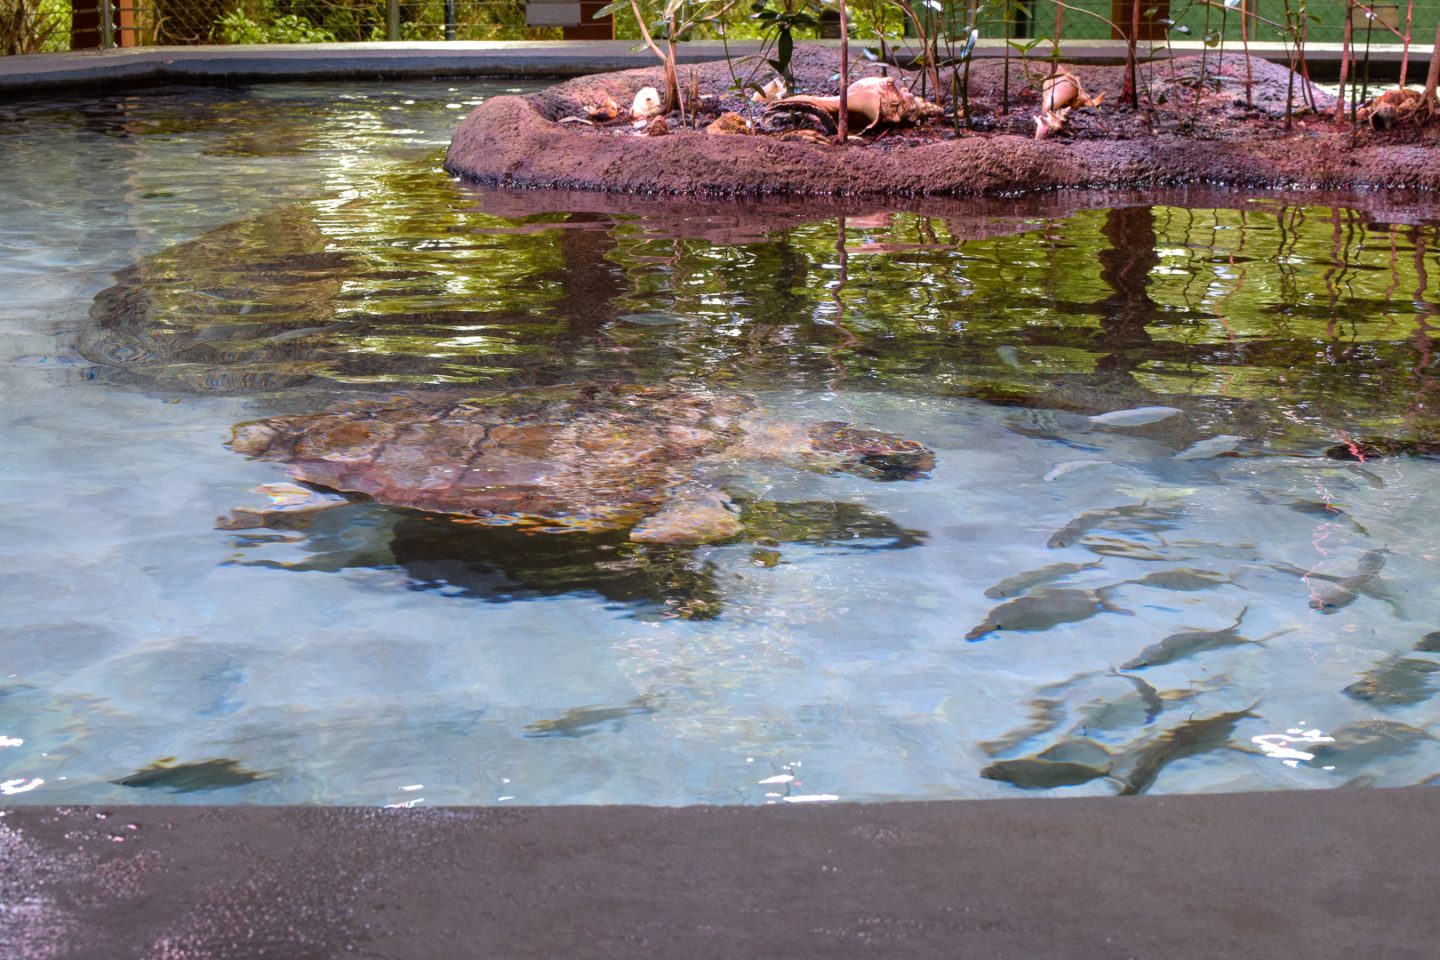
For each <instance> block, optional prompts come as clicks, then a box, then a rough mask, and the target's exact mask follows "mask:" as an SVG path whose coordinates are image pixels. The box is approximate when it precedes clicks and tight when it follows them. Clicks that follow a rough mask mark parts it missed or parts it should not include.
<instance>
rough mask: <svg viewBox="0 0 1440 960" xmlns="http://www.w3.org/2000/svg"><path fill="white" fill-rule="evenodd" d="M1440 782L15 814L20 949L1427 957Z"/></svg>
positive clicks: (104, 952)
mask: <svg viewBox="0 0 1440 960" xmlns="http://www.w3.org/2000/svg"><path fill="white" fill-rule="evenodd" d="M1437 812H1440V792H1437V791H1435V790H1432V789H1430V788H1403V789H1388V790H1336V791H1325V792H1320V791H1317V792H1301V793H1268V794H1235V795H1208V796H1185V797H1142V798H1135V799H1128V798H1127V799H1120V798H1101V799H1073V800H1063V799H1062V800H1052V799H1030V800H1014V801H1009V800H1002V801H961V802H939V803H890V804H870V805H854V804H834V805H828V804H827V805H806V806H779V807H767V808H754V807H749V808H740V807H688V808H680V809H674V808H645V807H550V808H534V807H532V808H447V809H432V810H424V809H413V810H377V809H355V808H320V807H314V808H300V807H244V808H237V807H228V808H227V807H190V806H186V807H118V808H84V807H70V808H53V807H12V808H10V809H8V810H6V811H3V813H0V862H3V863H4V865H5V866H4V869H3V871H0V956H3V957H4V958H6V960H38V958H47V960H91V958H93V960H128V958H137V960H138V958H146V960H192V958H193V960H200V958H205V960H231V958H234V960H240V958H246V960H249V958H284V960H311V958H331V957H363V958H384V960H402V958H403V960H411V958H414V960H449V958H457V960H458V958H471V957H497V958H529V957H536V958H539V957H545V958H551V957H555V958H591V957H595V958H611V957H615V958H620V957H624V958H635V957H677V958H682V957H683V958H708V957H715V958H732V957H734V958H769V957H785V958H807V957H817V958H818V957H825V958H848V957H884V958H887V960H889V958H909V957H916V958H921V957H924V958H934V957H975V958H992V960H997V958H1015V960H1021V958H1024V960H1049V958H1054V960H1062V958H1063V960H1084V958H1091V957H1097V958H1098V957H1104V958H1117V960H1118V958H1167V960H1172V958H1197V960H1199V958H1207V960H1210V958H1227V960H1233V958H1275V960H1281V958H1284V960H1294V958H1307V960H1317V958H1331V957H1334V958H1342V957H1343V958H1356V957H1384V958H1387V960H1420V958H1427V960H1428V958H1431V957H1434V956H1436V955H1437V949H1440V948H1437V946H1436V944H1437V943H1440V910H1436V909H1435V905H1434V891H1435V890H1436V889H1440V856H1437V854H1440V840H1437V839H1436V831H1435V830H1434V822H1435V819H1436V814H1437Z"/></svg>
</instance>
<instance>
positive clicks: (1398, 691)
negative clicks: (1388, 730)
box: [1341, 657, 1440, 707]
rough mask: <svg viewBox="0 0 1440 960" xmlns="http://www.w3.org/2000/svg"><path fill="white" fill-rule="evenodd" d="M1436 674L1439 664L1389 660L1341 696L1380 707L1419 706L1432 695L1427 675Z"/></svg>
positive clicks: (1357, 681)
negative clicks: (1365, 701)
mask: <svg viewBox="0 0 1440 960" xmlns="http://www.w3.org/2000/svg"><path fill="white" fill-rule="evenodd" d="M1437 671H1440V663H1435V662H1434V661H1433V660H1421V659H1420V658H1418V657H1391V658H1390V659H1389V660H1386V661H1384V662H1382V663H1380V664H1377V665H1376V666H1375V668H1374V669H1373V670H1368V671H1366V672H1365V673H1363V674H1361V676H1360V679H1359V680H1356V681H1355V682H1354V683H1352V684H1350V686H1348V687H1346V688H1345V689H1344V690H1343V691H1341V692H1342V693H1344V694H1345V696H1347V697H1353V698H1354V699H1356V700H1368V701H1370V702H1371V703H1374V704H1376V705H1378V706H1382V707H1383V706H1401V705H1404V704H1409V703H1420V702H1421V701H1423V700H1428V699H1430V698H1431V697H1432V696H1434V695H1435V691H1434V690H1433V689H1432V688H1431V686H1430V674H1432V673H1436V672H1437Z"/></svg>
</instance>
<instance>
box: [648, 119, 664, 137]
mask: <svg viewBox="0 0 1440 960" xmlns="http://www.w3.org/2000/svg"><path fill="white" fill-rule="evenodd" d="M669 132H670V125H669V124H668V123H666V122H665V118H664V117H656V118H655V119H654V120H651V121H650V123H649V124H647V125H646V127H645V136H647V137H663V136H665V134H667V133H669Z"/></svg>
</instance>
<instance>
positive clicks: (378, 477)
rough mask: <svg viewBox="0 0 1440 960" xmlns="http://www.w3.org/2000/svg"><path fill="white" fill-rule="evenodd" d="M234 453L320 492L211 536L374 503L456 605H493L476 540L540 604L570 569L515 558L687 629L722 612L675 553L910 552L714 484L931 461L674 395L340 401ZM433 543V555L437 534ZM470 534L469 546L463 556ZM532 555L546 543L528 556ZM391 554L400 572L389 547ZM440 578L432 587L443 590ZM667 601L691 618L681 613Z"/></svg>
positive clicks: (700, 577) (825, 512) (864, 519)
mask: <svg viewBox="0 0 1440 960" xmlns="http://www.w3.org/2000/svg"><path fill="white" fill-rule="evenodd" d="M231 446H232V447H233V448H234V449H235V450H236V451H237V452H240V453H244V454H247V455H248V456H251V457H254V458H257V459H261V460H272V461H279V462H282V463H285V464H287V465H288V472H289V473H290V475H291V477H292V478H294V479H295V480H296V481H298V482H299V483H301V484H304V485H306V486H307V487H310V488H313V489H315V490H317V491H319V494H318V496H317V498H316V500H315V501H314V502H307V503H302V504H298V505H292V506H291V507H290V508H288V509H282V510H276V509H265V508H259V509H256V508H241V509H238V510H236V511H235V512H234V513H233V514H232V515H231V516H230V517H229V518H223V519H222V520H221V526H224V527H228V528H231V529H236V528H244V527H258V526H272V525H277V526H278V525H285V523H286V522H287V518H290V517H293V516H294V515H295V512H296V507H298V508H299V511H300V513H301V515H302V516H305V515H307V514H308V513H313V512H315V511H318V510H323V509H327V508H329V507H331V506H338V505H343V504H344V503H346V502H348V501H350V500H373V501H374V502H376V503H379V504H382V505H385V506H389V507H401V508H408V509H409V510H412V511H417V512H418V514H416V515H415V516H417V517H418V518H419V519H420V520H422V521H426V522H425V524H424V525H425V526H426V527H428V528H429V529H430V530H431V531H432V533H431V535H430V536H428V537H423V538H421V539H422V540H424V541H425V542H426V543H427V544H428V549H426V550H425V551H423V552H424V553H426V554H428V557H427V560H426V561H425V565H426V566H428V567H429V568H431V569H434V568H435V564H436V563H437V561H438V560H439V559H440V558H438V557H437V556H436V554H435V553H434V547H435V545H436V543H437V542H446V543H448V544H449V547H448V549H447V550H446V552H447V553H450V552H452V551H453V552H454V554H455V555H456V557H457V560H458V561H459V563H460V567H461V568H462V569H463V570H464V571H465V572H466V573H465V576H464V577H462V578H461V580H460V581H459V584H460V585H461V587H462V589H464V590H466V591H467V592H476V593H481V594H483V595H494V596H500V595H503V594H504V593H505V592H506V591H505V590H503V589H499V588H497V587H496V586H495V585H494V584H493V583H492V584H489V585H486V586H483V587H481V588H479V589H477V588H475V586H474V582H475V579H476V570H477V566H479V565H480V561H479V558H477V557H476V551H477V550H479V551H484V549H485V547H486V541H490V543H489V546H494V547H502V548H504V547H508V548H509V549H502V550H500V551H496V552H495V553H494V554H491V555H490V556H488V557H486V558H485V563H484V565H485V566H486V567H488V568H490V569H492V570H493V571H495V572H497V573H499V574H500V575H502V576H503V577H504V578H505V579H507V580H509V581H512V582H513V581H519V582H521V583H526V584H536V583H537V580H538V587H537V588H538V589H539V590H540V592H546V593H549V592H558V591H557V590H556V589H555V587H556V586H557V583H556V582H555V577H554V574H556V573H557V572H558V571H559V569H560V568H562V567H564V568H568V570H567V573H566V576H562V577H560V578H559V580H560V581H568V582H570V583H571V584H572V585H573V586H579V582H577V581H583V580H584V579H585V578H584V577H579V578H577V577H576V576H575V566H574V565H573V564H569V563H565V564H557V563H556V562H555V557H553V556H551V557H550V559H549V560H542V561H540V563H539V566H538V567H537V569H535V570H530V569H528V567H529V565H528V564H527V563H526V562H525V557H526V555H527V554H532V553H534V554H539V555H550V554H556V553H557V552H558V553H560V554H561V555H569V556H570V557H571V558H579V557H584V556H586V555H588V556H589V557H590V558H593V559H592V560H591V562H589V563H586V564H585V566H588V567H589V570H590V573H591V574H593V576H594V577H595V578H596V579H597V580H599V581H604V582H609V583H610V584H611V585H616V584H617V583H618V580H617V577H616V574H617V572H623V573H624V574H625V577H624V579H628V580H630V581H631V582H632V583H631V586H630V587H629V588H627V589H626V591H625V592H626V593H628V594H629V596H626V597H617V599H627V600H628V599H636V598H637V594H638V595H639V597H641V598H643V597H644V596H645V595H647V594H650V595H654V594H655V593H657V592H658V593H659V594H661V595H663V596H665V597H666V602H667V603H670V605H671V606H672V607H674V606H678V607H679V608H680V615H682V616H691V617H705V616H713V615H714V614H715V612H716V611H717V610H718V598H712V600H710V601H705V600H703V599H700V598H701V597H703V596H704V595H705V594H707V593H713V581H712V580H711V578H710V576H709V575H708V574H706V573H705V570H704V565H703V564H696V563H695V562H694V558H693V557H692V556H691V555H690V552H689V551H688V550H687V549H685V548H687V547H693V546H696V545H700V544H707V543H716V542H721V541H733V540H738V539H741V538H743V537H749V538H752V539H760V540H762V541H763V540H770V541H780V540H806V541H822V542H823V541H828V540H837V539H851V538H868V539H873V538H875V537H876V536H883V537H886V538H887V539H890V540H892V541H894V542H895V543H897V544H903V545H910V544H913V543H915V542H918V537H917V535H916V534H914V533H913V532H910V531H903V530H901V529H900V528H898V527H896V526H895V525H894V524H893V523H891V522H890V521H888V520H884V519H883V518H878V517H876V516H874V515H873V514H870V513H868V511H864V510H863V509H862V508H859V507H855V506H852V505H848V504H788V505H787V504H771V503H764V502H758V501H756V502H752V501H746V500H744V499H743V498H741V499H736V498H732V497H731V495H730V494H729V493H727V492H726V490H725V489H724V487H723V484H725V483H726V482H727V481H728V480H730V479H732V478H733V476H734V474H735V473H736V468H737V467H741V466H742V465H743V464H745V463H747V462H748V463H755V462H771V463H781V464H786V465H790V466H795V467H801V468H806V469H811V470H817V471H821V472H845V473H852V474H858V475H860V476H864V477H868V478H870V479H874V480H911V479H919V478H922V477H924V476H925V475H926V471H928V470H929V469H931V468H932V467H933V465H934V456H933V454H932V453H931V451H930V450H929V449H927V448H926V447H924V446H923V445H921V444H920V443H918V442H916V441H913V440H906V439H902V438H899V437H895V436H892V435H889V434H885V433H880V432H878V431H874V430H866V429H860V428H855V427H851V426H849V425H848V424H844V423H837V422H826V423H797V422H794V421H785V420H777V419H773V418H767V417H766V416H764V415H763V414H762V413H761V411H760V410H759V407H758V404H757V403H756V402H755V401H754V400H753V399H752V398H750V397H747V396H744V395H741V394H734V393H723V392H717V391H710V390H704V389H687V388H682V387H676V386H656V387H631V386H609V385H588V386H583V387H559V388H534V389H528V390H518V391H513V392H510V393H505V394H497V395H495V396H492V397H475V396H462V397H456V396H454V395H447V396H440V395H436V394H430V395H425V394H409V395H401V396H396V397H390V398H387V399H383V400H362V401H353V402H348V403H342V404H339V405H337V406H334V407H332V408H330V409H328V410H325V411H322V412H320V413H315V414H303V415H298V416H288V417H275V418H271V419H268V420H260V421H254V422H251V423H243V424H240V425H239V426H237V427H236V428H235V436H234V439H233V440H232V442H231ZM826 508H828V509H826ZM437 524H438V526H437ZM466 527H468V528H469V529H468V530H466V529H464V528H466ZM486 528H490V529H486ZM442 529H443V530H444V531H445V533H444V535H443V536H442V537H440V538H439V541H437V538H436V536H435V535H434V533H435V532H436V531H439V530H442ZM502 531H507V532H508V534H509V535H508V536H503V537H501V536H496V535H497V534H500V533H501V532H502ZM466 533H469V534H471V535H472V539H473V543H472V544H469V545H462V544H463V540H464V538H465V534H466ZM516 534H541V535H544V534H549V535H555V534H569V535H576V534H580V535H583V536H581V537H579V538H578V539H573V540H572V539H569V538H566V545H565V546H564V547H561V546H560V544H559V543H558V542H556V541H557V540H559V539H560V538H556V537H553V536H547V537H543V538H540V539H537V538H534V537H529V538H527V537H520V536H517V535H516ZM410 539H414V538H413V535H412V536H411V537H410ZM542 539H543V540H545V541H550V543H546V544H545V545H544V546H543V547H542V546H541V540H542ZM525 540H528V541H529V542H530V543H531V544H534V546H535V547H536V548H537V549H534V550H532V549H529V548H528V547H527V544H526V543H524V542H523V541H525ZM552 545H553V547H554V548H558V551H557V549H552ZM395 546H396V548H397V549H396V554H397V558H398V557H399V556H400V554H401V551H400V549H398V548H399V546H400V539H399V538H398V537H397V540H396V543H395ZM602 551H605V552H602ZM502 553H503V554H505V555H501V554H502ZM602 556H603V559H602ZM462 557H463V558H464V559H460V558H462ZM402 562H404V561H403V560H402ZM342 564H343V561H342ZM408 566H410V564H407V567H408ZM451 567H452V569H451V571H450V574H449V575H447V577H446V579H448V580H450V581H451V582H452V583H455V582H456V579H455V577H456V571H455V569H453V568H454V565H453V564H452V565H451ZM637 570H639V571H642V572H643V574H644V576H641V578H640V579H642V580H648V579H650V575H656V576H658V577H659V579H660V581H662V582H663V585H661V586H660V587H659V588H658V591H657V590H651V589H639V590H638V591H637V590H636V589H635V588H634V585H633V580H634V578H635V574H636V571H637ZM517 571H518V573H517ZM492 579H493V578H492ZM467 581H468V582H467ZM597 589H600V590H601V592H602V593H604V592H606V591H605V590H604V588H603V587H597ZM677 591H678V593H680V594H687V595H693V596H694V598H695V599H696V600H698V601H699V602H697V603H693V604H692V603H687V602H686V601H685V600H683V599H680V600H677V599H676V596H675V595H676V593H677Z"/></svg>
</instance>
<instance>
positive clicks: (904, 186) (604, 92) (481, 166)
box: [445, 47, 1440, 196]
mask: <svg viewBox="0 0 1440 960" xmlns="http://www.w3.org/2000/svg"><path fill="white" fill-rule="evenodd" d="M1202 66H1203V73H1202ZM1047 67H1048V64H1043V63H1031V64H1021V63H1020V62H1019V61H1018V60H1016V61H1012V62H1011V64H1010V65H1009V67H1008V70H1009V80H1008V96H1007V95H1006V89H1007V82H1006V79H1005V71H1006V69H1007V68H1006V66H1005V65H1004V64H1003V63H1002V62H1000V61H984V62H981V63H977V64H976V65H974V67H973V68H972V71H971V76H970V81H969V86H968V89H969V108H970V114H971V125H972V126H971V128H969V129H957V125H956V124H955V123H954V122H953V120H950V119H946V120H943V121H937V122H935V123H932V124H931V125H929V126H926V127H922V128H917V129H911V130H897V131H888V132H885V133H882V134H881V135H879V136H878V137H873V138H867V142H865V143H853V142H852V143H850V144H847V145H846V146H844V147H834V146H827V145H822V144H814V143H805V142H794V141H785V140H781V139H779V138H778V137H775V136H769V135H757V136H712V135H707V134H705V133H703V132H702V131H701V130H700V129H698V128H697V123H696V118H694V117H692V118H690V119H689V122H682V120H681V118H680V117H679V116H678V114H672V115H671V116H670V117H669V118H667V119H668V123H667V126H668V128H669V131H670V132H669V133H668V134H666V135H664V136H644V135H642V134H641V132H640V131H637V130H635V129H633V128H632V127H631V126H630V124H628V123H625V122H623V121H621V122H617V123H615V124H612V125H607V126H598V127H597V126H587V125H584V124H562V123H560V122H559V121H560V120H561V119H562V118H565V117H570V116H583V110H582V105H583V104H585V103H588V102H594V101H597V100H599V99H601V98H603V97H605V96H610V97H613V98H614V99H615V100H616V101H617V102H618V103H620V104H621V105H622V106H628V105H629V103H630V101H631V100H632V99H633V97H634V95H635V93H636V92H637V91H638V90H639V89H640V88H641V87H644V86H658V85H659V83H660V70H659V68H658V67H656V68H652V69H646V70H628V71H624V72H621V73H612V74H602V75H597V76H592V77H582V78H578V79H576V80H571V81H568V82H566V83H562V84H559V85H557V86H554V87H551V88H549V89H547V90H544V91H542V92H540V93H537V94H532V95H530V96H525V97H514V96H507V97H496V98H494V99H492V100H489V101H487V102H486V103H484V104H483V105H481V106H480V107H478V108H476V109H475V111H474V112H472V113H471V114H470V115H469V116H468V117H466V118H465V120H464V121H463V122H462V123H461V125H460V127H459V129H458V130H456V132H455V136H454V138H453V140H452V142H451V145H450V150H449V153H448V155H447V157H446V163H445V165H446V169H448V170H450V171H451V172H452V173H455V174H457V175H459V176H462V177H465V178H467V179H470V180H473V181H476V182H480V183H486V184H495V185H504V186H514V187H526V188H546V189H569V190H599V191H607V192H617V193H639V194H684V195H698V196H740V195H751V196H755V195H766V194H801V195H852V196H867V195H868V196H876V195H890V196H946V195H949V196H957V195H978V194H1015V193H1021V192H1028V191H1036V190H1053V189H1059V188H1075V187H1084V188H1118V187H1151V186H1161V185H1178V184H1190V183H1209V184H1226V185H1232V186H1241V187H1250V188H1285V189H1330V190H1335V189H1340V190H1345V189H1354V188H1407V189H1419V190H1437V189H1440V164H1437V163H1436V162H1435V157H1436V152H1435V150H1434V147H1435V145H1436V144H1437V143H1440V134H1437V131H1436V130H1434V129H1433V128H1410V129H1405V130H1399V131H1383V132H1374V131H1370V130H1369V129H1368V128H1364V127H1361V128H1358V129H1351V128H1349V127H1345V128H1337V127H1336V126H1335V124H1334V121H1333V118H1332V117H1331V116H1330V111H1332V110H1333V108H1334V101H1333V98H1331V97H1329V96H1328V95H1326V94H1323V93H1321V92H1319V91H1313V93H1312V96H1311V99H1312V101H1313V103H1314V106H1315V107H1316V108H1317V109H1318V110H1319V111H1321V114H1320V115H1317V114H1315V113H1314V112H1313V111H1309V110H1307V109H1306V108H1307V105H1306V104H1305V102H1304V98H1303V97H1302V95H1301V93H1302V83H1301V82H1300V81H1299V79H1298V78H1296V80H1295V83H1294V85H1293V87H1292V86H1291V75H1290V71H1289V70H1287V69H1286V68H1285V67H1283V66H1279V65H1276V64H1271V63H1268V62H1266V61H1262V60H1252V61H1251V62H1250V64H1249V73H1248V86H1249V88H1250V101H1251V102H1250V104H1249V105H1247V103H1246V87H1247V70H1246V63H1245V59H1244V58H1243V57H1240V56H1236V55H1233V54H1226V55H1225V56H1224V57H1219V56H1214V55H1211V56H1209V57H1207V58H1206V59H1205V61H1204V62H1203V65H1202V61H1201V59H1200V58H1199V57H1191V58H1186V59H1183V60H1178V61H1175V62H1174V63H1173V64H1171V63H1166V62H1162V63H1158V64H1153V65H1147V66H1146V67H1145V68H1144V70H1143V73H1142V78H1141V89H1142V103H1141V108H1140V109H1139V110H1134V109H1131V108H1130V107H1129V106H1128V105H1125V104H1123V103H1122V102H1121V97H1120V92H1121V85H1122V81H1123V70H1122V68H1120V67H1097V66H1088V67H1071V68H1070V69H1071V70H1072V71H1073V72H1074V73H1076V74H1077V75H1078V76H1080V77H1081V79H1082V80H1083V82H1084V84H1085V86H1086V88H1087V89H1088V90H1089V92H1090V93H1091V94H1092V95H1093V94H1097V93H1100V92H1102V91H1103V92H1104V93H1105V104H1104V106H1102V107H1100V108H1098V109H1087V110H1079V111H1076V112H1075V113H1074V114H1073V115H1072V118H1071V123H1070V126H1069V129H1068V130H1067V131H1065V132H1063V133H1061V134H1060V135H1058V136H1056V137H1054V138H1052V139H1048V140H1044V141H1036V140H1034V139H1033V137H1032V132H1033V130H1034V121H1033V116H1034V114H1035V113H1036V112H1037V110H1038V106H1037V105H1038V101H1039V97H1038V94H1037V92H1036V90H1037V87H1038V82H1039V79H1040V78H1041V76H1043V74H1044V72H1045V70H1046V68H1047ZM748 69H749V67H748V65H744V64H741V65H737V66H736V72H738V73H739V75H740V76H741V77H742V78H743V77H744V76H745V74H746V71H747V70H748ZM837 69H838V65H837V61H836V54H835V52H834V51H833V50H831V49H828V48H823V47H809V48H806V47H802V48H798V49H797V50H796V54H795V73H796V76H797V80H798V86H799V88H800V90H802V91H803V92H813V93H817V94H832V93H834V92H835V89H836V83H835V81H834V76H835V75H836V71H837ZM882 69H883V68H882V67H880V66H877V65H875V64H870V63H865V62H864V61H861V66H860V67H859V68H858V69H855V70H853V71H852V75H854V76H857V77H858V76H860V75H873V74H878V73H880V72H882ZM889 69H890V72H891V73H892V74H894V75H897V76H898V77H899V78H900V79H902V80H903V81H904V82H906V83H907V84H909V85H911V86H912V87H913V88H915V89H917V92H918V90H919V89H920V82H919V79H918V78H917V77H916V76H915V75H914V74H909V73H903V72H901V71H897V70H895V69H894V68H893V67H892V68H889ZM692 74H693V79H692ZM1202 76H1203V77H1204V80H1205V82H1204V83H1201V82H1200V78H1201V77H1202ZM754 79H756V80H760V81H763V80H765V79H768V74H758V75H756V76H755V77H754ZM951 80H952V75H951V74H950V73H949V72H948V71H947V74H946V75H945V76H944V77H942V83H943V84H945V85H947V86H948V84H949V83H950V82H951ZM733 81H734V74H732V69H731V67H730V65H728V64H727V63H725V62H724V61H719V62H716V63H708V64H701V65H699V66H698V67H695V68H689V67H682V68H681V82H682V85H685V86H689V85H691V84H692V83H693V84H695V85H697V86H698V89H699V90H700V91H701V93H702V94H707V95H708V96H706V98H705V99H704V101H703V102H702V103H701V104H700V108H699V110H698V111H696V112H697V113H698V115H699V116H698V125H703V123H704V122H705V121H706V120H707V119H710V118H713V117H714V116H715V115H716V114H717V113H719V112H720V111H721V110H736V111H738V112H742V113H745V114H747V115H749V116H752V117H758V113H759V108H758V107H757V106H756V105H754V104H751V103H749V101H748V100H746V99H745V98H743V97H740V96H739V95H737V94H736V93H735V92H734V90H733ZM1291 91H1293V102H1294V104H1295V107H1296V115H1295V118H1294V123H1293V126H1292V127H1291V129H1290V130H1288V131H1287V130H1286V129H1285V120H1284V116H1285V112H1286V101H1287V98H1288V97H1289V96H1290V92H1291ZM927 92H933V91H927ZM945 92H946V91H944V90H942V97H943V96H944V94H945ZM1007 108H1008V109H1007Z"/></svg>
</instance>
